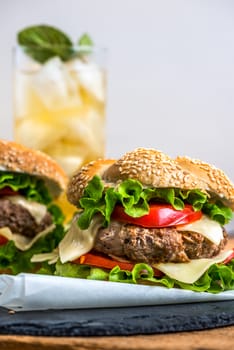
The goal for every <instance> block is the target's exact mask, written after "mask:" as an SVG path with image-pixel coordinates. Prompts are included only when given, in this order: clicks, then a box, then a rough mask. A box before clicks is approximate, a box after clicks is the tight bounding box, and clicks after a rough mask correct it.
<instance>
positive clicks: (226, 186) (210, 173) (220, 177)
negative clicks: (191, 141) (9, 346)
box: [175, 156, 234, 209]
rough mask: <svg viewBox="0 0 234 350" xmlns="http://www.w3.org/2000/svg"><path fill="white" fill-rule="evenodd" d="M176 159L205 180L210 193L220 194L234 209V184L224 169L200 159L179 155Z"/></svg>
mask: <svg viewBox="0 0 234 350" xmlns="http://www.w3.org/2000/svg"><path fill="white" fill-rule="evenodd" d="M175 160H176V162H177V163H178V164H179V165H180V166H181V167H183V168H184V169H186V170H188V171H190V172H192V173H193V174H194V175H195V176H196V177H197V178H198V179H200V180H201V181H204V182H205V183H206V184H207V188H206V191H207V192H208V193H211V194H212V195H214V196H215V195H216V196H218V197H219V198H220V200H221V201H222V202H224V204H226V205H228V206H230V207H231V208H232V209H234V185H233V184H232V182H231V180H230V179H229V178H228V177H227V175H226V174H225V173H224V172H223V171H222V170H220V169H218V168H216V167H215V166H214V165H211V164H208V163H205V162H203V161H201V160H199V159H191V158H189V157H180V156H179V157H177V158H176V159H175Z"/></svg>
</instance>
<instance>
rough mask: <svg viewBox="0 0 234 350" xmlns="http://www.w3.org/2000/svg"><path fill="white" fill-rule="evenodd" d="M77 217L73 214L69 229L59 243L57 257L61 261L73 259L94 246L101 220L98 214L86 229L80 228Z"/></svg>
mask: <svg viewBox="0 0 234 350" xmlns="http://www.w3.org/2000/svg"><path fill="white" fill-rule="evenodd" d="M77 219H78V216H77V215H75V216H74V218H73V220H72V223H71V226H70V229H69V230H68V232H67V234H66V235H65V237H64V238H63V239H62V241H61V242H60V243H59V247H58V248H59V257H60V260H61V262H62V263H65V262H67V261H72V260H75V259H77V258H79V257H80V256H81V255H84V254H86V253H88V252H89V251H90V250H91V249H92V248H93V246H94V240H95V237H96V234H97V232H98V230H99V228H100V227H101V226H102V222H103V221H102V219H101V218H100V217H99V216H96V217H95V218H94V219H93V220H92V222H91V224H90V225H89V228H88V229H87V230H81V229H80V228H79V226H78V224H77Z"/></svg>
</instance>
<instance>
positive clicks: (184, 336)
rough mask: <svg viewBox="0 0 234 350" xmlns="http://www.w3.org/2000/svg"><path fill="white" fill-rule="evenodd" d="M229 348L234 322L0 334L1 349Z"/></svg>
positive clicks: (233, 345)
mask: <svg viewBox="0 0 234 350" xmlns="http://www.w3.org/2000/svg"><path fill="white" fill-rule="evenodd" d="M229 246H230V247H234V238H232V239H231V240H230V242H229ZM233 308H234V302H233ZM233 348H234V326H230V327H221V328H216V329H210V330H202V331H193V332H191V331H190V332H178V333H167V334H154V335H137V336H118V337H112V336H106V337H40V336H18V335H1V336H0V349H1V350H4V349H7V350H13V349H14V350H35V349H43V350H78V349H79V350H90V349H95V350H102V349H103V350H107V349H113V350H146V349H149V350H153V349H155V350H159V349H160V350H168V349H173V350H177V349H178V350H195V349H196V350H211V349H212V350H216V349H217V350H219V349H222V350H224V349H228V350H231V349H233Z"/></svg>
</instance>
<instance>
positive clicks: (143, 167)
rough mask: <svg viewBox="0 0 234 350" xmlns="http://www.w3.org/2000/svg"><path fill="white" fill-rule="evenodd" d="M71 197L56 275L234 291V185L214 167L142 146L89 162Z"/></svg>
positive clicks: (76, 176)
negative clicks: (233, 223) (232, 230)
mask: <svg viewBox="0 0 234 350" xmlns="http://www.w3.org/2000/svg"><path fill="white" fill-rule="evenodd" d="M67 196H68V200H69V201H70V202H71V203H72V204H73V205H75V206H76V207H77V208H78V210H79V212H78V213H77V214H76V215H75V216H74V218H73V221H72V223H71V226H70V229H69V230H68V232H67V233H66V235H65V237H64V238H63V240H62V241H61V242H60V243H59V246H58V249H57V250H55V251H54V252H53V253H51V261H50V263H54V262H55V261H56V260H57V263H56V272H55V274H56V275H59V276H67V277H79V278H88V279H94V280H95V279H97V280H109V281H116V282H129V283H146V284H152V285H164V286H166V287H169V288H171V287H179V288H183V289H190V290H194V291H199V292H201V291H208V292H213V293H216V292H220V291H223V290H228V289H233V288H234V260H233V250H231V249H229V250H225V246H226V244H227V240H228V235H227V232H226V229H225V228H224V225H225V224H227V223H228V222H230V220H231V219H232V211H233V208H234V187H233V184H232V183H231V181H230V180H229V179H228V178H227V176H226V175H225V174H224V173H223V172H222V171H221V170H219V169H217V168H215V167H214V166H212V165H209V164H207V163H204V162H201V161H198V160H192V159H190V158H187V157H177V158H176V159H171V158H170V157H169V156H167V155H166V154H164V153H163V152H160V151H157V150H154V149H145V148H138V149H136V150H134V151H132V152H129V153H126V154H125V155H124V156H123V157H122V158H120V159H119V160H117V161H115V160H108V159H107V160H97V161H94V162H91V163H89V164H88V165H87V166H84V167H83V168H82V169H81V170H79V171H78V172H77V173H75V174H74V175H73V177H72V178H71V180H70V182H69V184H68V189H67ZM56 255H57V258H56ZM48 256H49V255H48ZM48 256H45V258H48ZM41 258H42V256H34V257H33V259H32V261H40V259H41Z"/></svg>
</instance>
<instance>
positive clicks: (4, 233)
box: [0, 140, 67, 274]
mask: <svg viewBox="0 0 234 350" xmlns="http://www.w3.org/2000/svg"><path fill="white" fill-rule="evenodd" d="M66 184H67V177H66V175H65V173H64V172H63V170H62V169H61V168H60V167H59V166H58V165H57V164H56V163H55V162H54V161H53V160H52V159H51V158H49V157H48V156H47V155H45V154H44V153H42V152H40V151H35V150H31V149H28V148H26V147H24V146H22V145H19V144H17V143H15V142H11V141H5V140H0V208H1V210H0V272H1V273H9V274H17V273H19V272H34V271H37V270H38V268H39V266H38V264H35V263H32V262H31V261H30V259H31V257H32V256H33V255H34V254H35V253H39V252H44V253H46V252H50V251H51V249H54V248H55V247H56V246H57V245H58V243H59V241H60V240H61V239H62V237H63V235H64V229H63V226H62V224H63V214H62V211H61V210H60V208H59V207H58V206H56V205H55V204H54V203H53V200H54V199H55V198H57V197H58V196H59V195H60V193H61V192H62V191H64V190H65V188H66ZM40 266H41V264H40ZM44 266H45V264H44ZM47 272H48V271H47Z"/></svg>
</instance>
